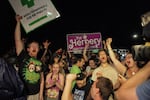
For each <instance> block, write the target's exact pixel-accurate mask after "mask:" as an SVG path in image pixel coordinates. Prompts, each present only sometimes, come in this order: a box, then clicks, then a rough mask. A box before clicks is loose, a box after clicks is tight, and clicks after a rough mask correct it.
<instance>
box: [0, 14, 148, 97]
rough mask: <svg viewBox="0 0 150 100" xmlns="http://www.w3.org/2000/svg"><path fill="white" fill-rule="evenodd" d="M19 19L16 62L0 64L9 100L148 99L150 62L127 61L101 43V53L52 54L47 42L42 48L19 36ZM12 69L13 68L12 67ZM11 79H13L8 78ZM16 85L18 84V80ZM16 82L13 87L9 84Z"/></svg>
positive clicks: (0, 92)
mask: <svg viewBox="0 0 150 100" xmlns="http://www.w3.org/2000/svg"><path fill="white" fill-rule="evenodd" d="M20 20H21V16H19V15H16V27H15V32H14V40H15V54H16V56H15V58H14V59H15V60H13V63H12V62H10V61H8V60H7V58H5V57H4V58H1V59H0V65H1V66H0V70H1V72H2V74H0V82H1V83H0V97H1V98H4V99H5V100H149V99H150V96H149V95H148V94H149V91H150V85H149V84H150V80H149V77H150V62H149V61H148V62H146V64H145V65H143V66H142V67H141V66H140V67H139V66H138V64H137V61H135V60H134V58H133V54H132V53H131V52H128V53H127V54H126V56H125V58H124V60H120V59H119V58H118V57H119V55H118V54H117V53H116V52H114V50H113V47H111V43H112V38H111V37H110V38H107V39H106V40H104V41H103V47H104V48H101V49H100V50H99V51H98V52H97V53H93V52H91V51H88V47H89V45H88V44H86V45H85V48H84V50H83V52H82V54H74V53H73V52H67V51H66V50H63V49H62V48H59V49H58V50H56V51H55V52H51V50H50V48H49V46H50V45H51V42H50V41H49V40H47V39H46V40H45V41H43V42H42V43H41V44H42V45H40V43H39V42H38V41H35V40H34V39H27V40H26V41H24V38H23V37H22V35H21V23H20ZM9 66H10V67H9ZM11 76H13V77H12V79H11V78H10V77H11ZM14 80H15V81H14ZM11 83H12V84H11Z"/></svg>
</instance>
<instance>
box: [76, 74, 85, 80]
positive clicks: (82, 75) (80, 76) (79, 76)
mask: <svg viewBox="0 0 150 100" xmlns="http://www.w3.org/2000/svg"><path fill="white" fill-rule="evenodd" d="M85 77H86V74H84V73H78V74H77V78H76V80H83V79H84V78H85Z"/></svg>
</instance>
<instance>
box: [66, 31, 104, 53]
mask: <svg viewBox="0 0 150 100" xmlns="http://www.w3.org/2000/svg"><path fill="white" fill-rule="evenodd" d="M86 44H89V48H88V50H95V49H100V48H102V36H101V33H100V32H97V33H76V34H67V50H68V51H69V52H81V51H83V49H84V47H85V45H86Z"/></svg>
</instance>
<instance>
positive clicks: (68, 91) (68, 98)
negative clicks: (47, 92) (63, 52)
mask: <svg viewBox="0 0 150 100" xmlns="http://www.w3.org/2000/svg"><path fill="white" fill-rule="evenodd" d="M76 77H77V75H76V74H67V76H66V81H65V87H64V90H63V94H62V97H61V100H73V97H72V82H73V81H74V80H75V79H76Z"/></svg>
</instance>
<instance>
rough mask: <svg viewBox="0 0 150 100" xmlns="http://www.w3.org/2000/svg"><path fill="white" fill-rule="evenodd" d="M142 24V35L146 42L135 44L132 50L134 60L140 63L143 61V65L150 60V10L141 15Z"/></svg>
mask: <svg viewBox="0 0 150 100" xmlns="http://www.w3.org/2000/svg"><path fill="white" fill-rule="evenodd" d="M141 25H142V27H143V30H142V31H143V32H142V36H143V40H144V41H145V44H144V45H143V44H142V45H133V46H132V48H131V52H132V54H133V58H134V60H136V61H138V63H139V62H140V63H141V62H142V64H141V65H144V64H146V63H147V62H148V61H149V60H150V12H147V13H145V14H143V15H142V16H141Z"/></svg>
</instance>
